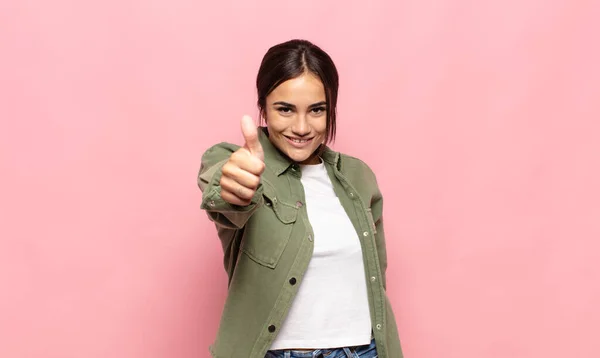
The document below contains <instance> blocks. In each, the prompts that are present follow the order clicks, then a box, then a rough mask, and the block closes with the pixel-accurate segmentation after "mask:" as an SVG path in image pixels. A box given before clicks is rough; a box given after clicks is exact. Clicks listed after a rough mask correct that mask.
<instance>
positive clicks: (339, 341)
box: [270, 163, 371, 350]
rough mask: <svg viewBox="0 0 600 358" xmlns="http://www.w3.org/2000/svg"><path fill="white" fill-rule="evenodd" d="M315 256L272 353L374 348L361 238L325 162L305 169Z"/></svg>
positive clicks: (276, 339)
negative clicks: (345, 208)
mask: <svg viewBox="0 0 600 358" xmlns="http://www.w3.org/2000/svg"><path fill="white" fill-rule="evenodd" d="M301 169H302V179H301V181H302V185H303V186H304V192H305V196H306V210H307V212H308V219H309V221H310V224H311V226H312V228H313V232H314V251H313V256H312V258H311V260H310V263H309V265H308V269H307V270H306V274H305V276H304V278H303V280H302V282H301V284H300V287H299V288H298V293H297V295H296V298H295V299H294V301H293V303H292V307H291V308H290V311H289V314H288V316H287V317H286V319H285V320H284V322H283V324H282V326H281V330H280V332H279V334H278V335H277V337H276V338H275V341H274V342H273V344H272V346H271V348H270V349H271V350H275V349H290V348H300V349H302V348H308V349H310V348H314V349H318V348H337V347H348V346H357V345H363V344H369V343H370V342H371V316H370V314H369V301H368V298H367V283H366V278H365V269H364V264H363V256H362V248H361V245H360V241H359V240H360V239H359V236H358V235H357V234H356V231H355V229H354V226H353V225H352V222H351V221H350V218H348V215H347V214H346V211H345V210H344V208H343V207H342V205H341V203H340V201H339V199H338V197H337V196H336V194H335V192H334V191H333V185H332V183H331V180H330V179H329V175H328V174H327V169H326V168H325V165H324V163H321V164H317V165H303V166H301Z"/></svg>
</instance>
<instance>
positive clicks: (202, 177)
mask: <svg viewBox="0 0 600 358" xmlns="http://www.w3.org/2000/svg"><path fill="white" fill-rule="evenodd" d="M261 129H262V130H261ZM259 140H260V142H261V144H262V147H263V151H264V153H265V164H266V169H265V171H264V173H263V175H262V177H261V183H260V185H259V187H258V189H257V191H256V194H255V195H254V198H253V199H252V203H251V204H250V205H248V206H246V207H240V206H236V205H231V204H229V203H227V202H225V201H224V200H223V199H222V198H221V195H220V189H221V188H220V186H219V181H220V178H221V167H222V166H223V164H225V162H227V160H228V159H229V156H230V155H231V154H232V153H233V152H234V151H236V150H237V149H238V148H239V146H236V145H233V144H229V143H220V144H217V145H215V146H213V147H211V148H209V149H208V150H207V151H206V152H205V153H204V154H203V156H202V164H201V167H200V172H199V174H198V185H199V186H200V189H201V190H202V193H203V196H202V204H201V208H202V209H204V210H206V212H207V214H208V216H209V218H210V220H211V221H213V222H214V223H215V225H216V227H217V231H218V235H219V238H220V240H221V245H222V246H223V252H224V260H223V261H224V265H225V270H226V271H227V274H228V276H229V289H228V291H229V292H228V295H227V299H226V301H225V307H224V309H223V313H222V316H221V323H220V325H219V330H218V334H217V338H216V340H215V342H214V343H213V344H212V345H211V346H210V348H209V349H210V352H211V354H212V356H213V357H215V358H264V356H265V354H266V352H267V350H268V349H269V347H270V345H271V343H272V342H273V340H274V338H275V336H276V335H277V333H278V332H279V328H280V326H281V323H282V322H283V320H284V318H285V316H286V314H287V312H288V310H289V308H290V306H291V304H292V301H293V300H294V297H295V295H296V292H298V287H299V286H300V285H301V284H302V278H303V276H304V272H305V271H306V268H307V267H308V263H309V261H310V259H311V256H312V251H313V231H312V227H311V225H310V222H309V221H308V215H307V212H306V206H305V205H301V203H304V190H303V187H302V183H301V181H300V176H301V172H300V168H299V166H298V165H297V164H296V163H293V162H291V161H290V160H289V159H288V158H287V157H286V156H284V155H282V154H281V153H280V152H279V151H278V150H277V149H276V148H275V147H274V146H273V145H272V144H271V142H270V141H269V138H268V137H267V134H266V132H265V129H264V128H259ZM322 158H323V161H324V162H325V167H326V168H327V171H328V172H329V176H330V178H331V181H332V183H333V187H334V190H335V192H336V194H337V196H338V197H339V199H340V202H341V204H342V206H343V207H344V209H345V210H346V213H347V214H348V216H349V217H350V220H351V221H352V224H354V227H355V229H356V232H357V233H358V236H359V237H360V239H361V240H360V242H361V246H362V251H363V259H364V264H365V278H366V282H367V292H368V297H369V307H370V311H371V321H372V324H373V334H374V337H375V341H376V344H377V352H378V356H379V358H401V357H402V350H401V348H400V340H399V338H398V330H397V328H396V322H395V319H394V314H393V312H392V307H391V305H390V302H389V300H388V297H387V294H386V279H385V271H386V267H387V257H386V250H385V238H384V232H383V219H382V211H383V198H382V196H381V192H380V191H379V188H378V186H377V181H376V179H375V175H374V174H373V172H372V171H371V169H370V168H369V167H368V166H367V165H366V164H365V163H364V162H362V161H360V160H359V159H356V158H353V157H350V156H347V155H344V154H340V153H337V152H334V151H332V150H331V149H329V148H328V147H326V148H325V150H324V152H323V154H322Z"/></svg>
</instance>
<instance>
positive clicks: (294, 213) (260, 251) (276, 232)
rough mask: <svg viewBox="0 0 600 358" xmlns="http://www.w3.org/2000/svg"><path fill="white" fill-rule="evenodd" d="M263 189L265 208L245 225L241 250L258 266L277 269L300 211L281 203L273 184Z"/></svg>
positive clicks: (257, 212) (260, 209) (266, 184)
mask: <svg viewBox="0 0 600 358" xmlns="http://www.w3.org/2000/svg"><path fill="white" fill-rule="evenodd" d="M263 186H264V190H263V197H264V200H265V205H264V206H263V207H261V208H259V209H258V210H257V211H256V212H255V213H254V214H253V215H252V217H251V218H250V220H249V221H248V223H247V224H246V227H245V229H244V231H245V233H244V239H243V241H242V245H241V250H242V252H244V253H245V254H246V255H248V257H250V258H251V259H252V260H253V261H255V262H257V263H258V264H260V265H263V266H266V267H269V268H275V267H276V266H277V263H278V262H279V259H280V258H281V255H282V254H283V251H284V249H285V247H286V246H287V243H288V241H289V239H290V235H291V233H292V227H293V223H294V222H296V219H297V217H298V208H296V206H294V205H291V204H288V203H286V202H282V201H280V200H279V199H278V198H277V195H276V192H275V189H274V188H273V187H272V185H270V183H268V182H264V183H263Z"/></svg>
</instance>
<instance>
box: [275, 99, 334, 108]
mask: <svg viewBox="0 0 600 358" xmlns="http://www.w3.org/2000/svg"><path fill="white" fill-rule="evenodd" d="M273 105H280V106H285V107H290V108H296V105H295V104H291V103H287V102H284V101H277V102H275V103H273ZM325 105H327V102H326V101H321V102H317V103H313V104H311V105H310V106H308V108H314V107H319V106H325Z"/></svg>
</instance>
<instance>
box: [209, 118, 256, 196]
mask: <svg viewBox="0 0 600 358" xmlns="http://www.w3.org/2000/svg"><path fill="white" fill-rule="evenodd" d="M241 125H242V134H243V135H244V140H245V144H244V146H243V147H241V148H240V149H238V150H236V151H235V152H233V153H232V154H231V156H230V157H229V160H228V161H227V163H225V165H223V168H222V173H223V175H222V176H221V182H220V185H221V198H223V200H225V201H226V202H228V203H230V204H234V205H239V206H247V205H249V204H250V202H251V199H252V197H253V196H254V194H255V193H256V189H257V188H258V185H259V184H260V176H261V175H262V173H263V172H264V171H265V162H264V160H265V159H264V158H265V157H264V153H263V149H262V146H261V145H260V142H259V141H258V131H257V128H256V125H255V124H254V121H253V120H252V118H250V116H244V117H242V122H241Z"/></svg>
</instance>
